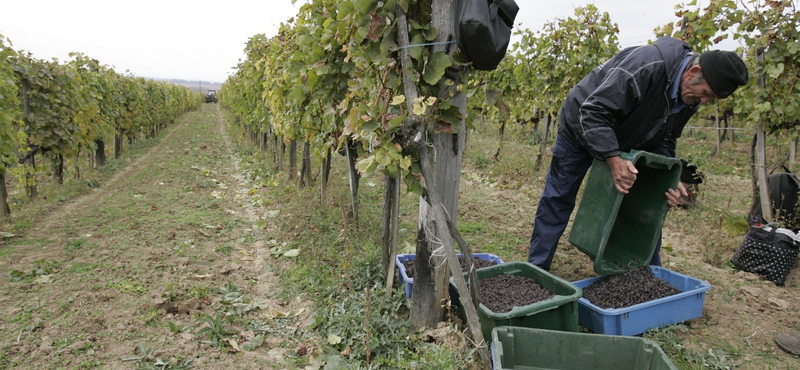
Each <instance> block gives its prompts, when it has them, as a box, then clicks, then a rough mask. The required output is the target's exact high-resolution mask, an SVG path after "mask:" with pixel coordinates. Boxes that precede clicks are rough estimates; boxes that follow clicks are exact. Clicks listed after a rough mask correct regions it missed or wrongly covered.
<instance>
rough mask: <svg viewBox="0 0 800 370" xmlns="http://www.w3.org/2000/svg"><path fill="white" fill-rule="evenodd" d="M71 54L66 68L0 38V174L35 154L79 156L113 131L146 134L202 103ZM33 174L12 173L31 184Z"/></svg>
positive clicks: (179, 91) (193, 95) (175, 89)
mask: <svg viewBox="0 0 800 370" xmlns="http://www.w3.org/2000/svg"><path fill="white" fill-rule="evenodd" d="M70 56H71V57H72V58H73V60H71V61H69V62H67V63H59V62H58V61H57V60H51V61H44V60H39V59H36V58H34V57H33V56H32V55H31V54H29V53H17V52H15V51H14V50H12V49H11V48H10V47H9V46H6V39H5V38H3V36H2V35H0V174H5V172H6V170H7V168H8V167H11V168H12V170H13V169H14V167H16V166H12V164H14V163H16V162H18V161H19V159H20V158H22V159H27V158H30V157H31V156H33V155H38V154H45V155H47V156H50V157H52V158H63V159H65V160H71V159H76V158H78V156H79V155H80V154H81V152H86V151H90V150H94V149H96V148H97V142H98V141H108V140H109V139H110V138H111V135H113V134H115V133H120V134H123V133H124V134H125V135H128V136H129V137H134V136H137V135H140V134H142V133H151V132H154V130H156V129H157V128H158V127H160V126H162V125H165V124H167V123H171V122H172V121H173V120H174V119H175V118H176V117H177V116H178V115H180V114H182V113H184V112H186V111H188V110H190V109H194V108H197V107H198V106H199V103H200V99H201V96H200V95H199V93H192V92H190V91H189V90H188V89H186V88H184V87H179V86H176V85H172V84H168V83H165V82H156V81H148V80H145V79H143V78H134V77H131V76H123V75H120V74H117V73H116V72H114V70H113V69H112V68H110V67H108V66H104V65H101V64H100V62H98V61H97V60H94V59H91V58H89V57H87V56H85V55H83V54H80V53H72V54H70ZM37 171H39V169H38V166H37V168H30V167H28V168H27V169H26V170H25V171H17V172H22V173H24V174H25V176H26V177H29V178H30V179H32V180H35V178H36V172H37ZM27 184H28V185H29V186H33V185H34V183H27Z"/></svg>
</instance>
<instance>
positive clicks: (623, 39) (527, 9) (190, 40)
mask: <svg viewBox="0 0 800 370" xmlns="http://www.w3.org/2000/svg"><path fill="white" fill-rule="evenodd" d="M673 1H674V2H673ZM516 2H517V4H518V5H519V7H520V11H519V14H518V15H517V19H516V22H515V23H522V27H523V28H528V29H530V30H532V31H538V30H540V29H541V28H542V26H543V25H544V23H545V22H546V21H551V20H553V19H556V18H566V17H570V16H573V15H574V9H575V8H576V7H578V6H582V5H585V4H587V3H594V4H595V5H596V6H597V8H598V9H599V10H600V11H601V12H603V11H604V12H608V13H609V15H610V16H611V20H612V21H613V22H616V23H618V24H619V29H620V45H621V46H622V47H626V46H632V45H641V44H645V43H647V40H648V39H652V38H653V29H654V28H655V27H657V26H660V25H663V24H666V23H668V22H674V21H676V20H677V17H675V14H674V13H675V11H674V9H675V4H678V3H679V2H680V1H678V0H594V1H590V0H585V1H574V0H555V1H545V0H516ZM304 3H305V1H304V0H298V1H297V2H296V4H295V5H292V2H291V0H260V1H255V0H252V1H243V0H218V1H208V0H192V1H185V0H161V1H153V0H137V1H116V0H105V1H97V0H70V1H65V0H0V34H2V35H4V36H5V37H6V38H7V39H10V40H11V42H12V43H13V48H14V49H15V50H25V51H29V52H31V53H32V54H33V56H34V57H35V58H38V59H51V58H57V59H59V60H61V61H66V60H69V59H70V58H69V56H68V54H69V53H70V52H73V51H77V52H82V53H84V54H86V55H88V56H90V57H92V58H94V59H97V60H99V61H100V62H101V63H103V64H106V65H110V66H113V67H114V69H115V70H116V71H117V72H118V73H126V72H128V71H129V72H130V73H131V74H133V75H135V76H140V77H149V78H175V79H185V80H190V81H196V80H202V81H208V82H223V81H224V80H225V79H226V78H227V76H228V75H229V74H231V73H232V71H233V70H232V68H234V67H235V66H236V64H237V63H238V62H239V60H240V59H241V58H243V57H244V53H243V50H244V46H245V43H246V42H247V39H248V38H249V37H251V36H253V35H255V34H258V33H264V34H266V35H267V36H273V35H275V34H276V33H277V30H278V27H279V25H280V23H281V22H285V21H286V20H288V19H289V18H291V17H293V16H294V15H295V14H297V11H298V9H299V8H300V6H301V5H302V4H304ZM723 48H724V47H723Z"/></svg>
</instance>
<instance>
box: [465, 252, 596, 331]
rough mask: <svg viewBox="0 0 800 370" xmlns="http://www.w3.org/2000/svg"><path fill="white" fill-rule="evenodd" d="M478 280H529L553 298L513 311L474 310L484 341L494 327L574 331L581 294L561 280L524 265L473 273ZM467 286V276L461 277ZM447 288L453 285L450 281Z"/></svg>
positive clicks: (507, 265) (516, 263)
mask: <svg viewBox="0 0 800 370" xmlns="http://www.w3.org/2000/svg"><path fill="white" fill-rule="evenodd" d="M477 275H478V280H479V281H480V280H483V279H488V278H493V277H496V276H500V275H514V276H521V277H526V278H531V279H533V280H534V281H535V282H536V284H539V285H540V286H542V287H543V288H545V289H547V290H549V291H550V292H552V293H553V294H555V297H553V298H550V299H548V300H545V301H540V302H536V303H533V304H530V305H527V306H522V307H514V308H513V309H512V310H511V311H509V312H504V313H496V312H493V311H492V310H490V309H489V308H487V307H486V306H484V305H483V304H481V305H480V307H478V319H479V320H480V323H481V332H482V333H483V337H484V340H486V342H487V343H489V342H490V341H491V340H492V329H494V328H495V327H497V326H522V327H529V328H541V329H552V330H566V331H578V299H579V298H580V297H581V295H582V294H583V292H582V291H581V289H580V288H578V287H576V286H575V285H573V284H572V283H570V282H568V281H566V280H563V279H561V278H559V277H557V276H555V275H553V274H551V273H549V272H547V271H545V270H543V269H541V268H539V267H537V266H534V265H533V264H530V263H528V262H506V263H504V264H502V265H495V266H489V267H486V268H482V269H479V270H477ZM464 279H466V280H467V282H469V274H467V273H465V274H464ZM450 284H451V285H455V282H454V280H453V278H452V277H451V278H450Z"/></svg>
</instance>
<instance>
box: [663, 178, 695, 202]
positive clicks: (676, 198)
mask: <svg viewBox="0 0 800 370" xmlns="http://www.w3.org/2000/svg"><path fill="white" fill-rule="evenodd" d="M664 195H666V196H667V205H668V206H669V207H670V208H672V207H675V206H682V205H683V204H684V201H683V197H687V198H688V197H689V192H687V191H686V185H684V184H683V183H682V182H679V183H678V188H677V189H669V190H667V192H666V193H664Z"/></svg>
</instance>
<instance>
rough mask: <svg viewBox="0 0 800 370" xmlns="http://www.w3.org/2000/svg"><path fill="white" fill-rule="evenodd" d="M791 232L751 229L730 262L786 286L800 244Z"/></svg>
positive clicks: (786, 230)
mask: <svg viewBox="0 0 800 370" xmlns="http://www.w3.org/2000/svg"><path fill="white" fill-rule="evenodd" d="M786 232H791V231H790V230H788V229H778V228H771V229H770V230H765V229H763V228H760V227H750V228H749V229H748V230H747V234H745V236H744V241H742V245H740V246H739V248H738V249H737V250H736V253H734V255H733V258H731V262H732V263H733V265H734V266H736V267H737V268H739V269H741V270H743V271H747V272H752V273H754V274H758V275H761V276H762V277H764V278H765V279H767V280H769V281H771V282H773V283H775V285H777V286H783V285H784V283H786V276H787V275H789V271H791V269H792V266H793V265H794V262H795V260H796V259H797V252H798V242H797V241H795V239H794V238H793V237H792V236H790V235H789V234H788V233H786Z"/></svg>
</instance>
